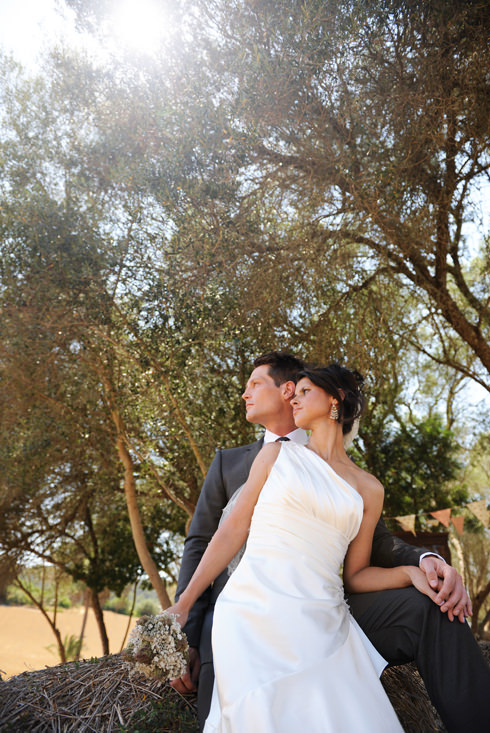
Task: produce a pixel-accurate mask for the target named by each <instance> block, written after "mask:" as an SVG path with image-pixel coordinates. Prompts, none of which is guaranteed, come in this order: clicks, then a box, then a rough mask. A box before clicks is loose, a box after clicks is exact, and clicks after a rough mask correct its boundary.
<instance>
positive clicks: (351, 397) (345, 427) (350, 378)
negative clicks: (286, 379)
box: [298, 364, 364, 435]
mask: <svg viewBox="0 0 490 733" xmlns="http://www.w3.org/2000/svg"><path fill="white" fill-rule="evenodd" d="M302 377H307V378H308V379H309V380H310V381H311V382H313V384H316V386H317V387H320V388H321V389H323V390H324V391H325V392H326V393H327V394H329V395H330V396H331V397H335V399H336V400H337V401H338V403H339V405H338V406H339V416H338V418H337V422H339V423H341V425H342V433H343V435H346V434H347V433H349V432H350V430H351V428H352V425H353V423H354V420H356V418H358V417H360V416H361V413H362V411H363V409H364V395H363V393H362V386H363V384H364V377H363V376H362V374H359V372H357V371H356V370H355V369H354V370H352V369H347V368H346V367H343V366H340V364H329V366H326V367H307V368H306V369H303V370H302V371H301V372H299V374H298V381H299V380H300V379H301V378H302Z"/></svg>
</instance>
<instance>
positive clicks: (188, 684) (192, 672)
mask: <svg viewBox="0 0 490 733" xmlns="http://www.w3.org/2000/svg"><path fill="white" fill-rule="evenodd" d="M200 669H201V658H200V656H199V650H198V649H196V648H195V647H193V646H191V647H189V662H188V664H187V669H186V671H185V672H184V674H183V675H182V676H181V677H177V679H175V680H170V687H173V688H174V690H177V692H180V694H181V695H191V694H194V693H195V692H196V690H197V681H198V679H199V670H200Z"/></svg>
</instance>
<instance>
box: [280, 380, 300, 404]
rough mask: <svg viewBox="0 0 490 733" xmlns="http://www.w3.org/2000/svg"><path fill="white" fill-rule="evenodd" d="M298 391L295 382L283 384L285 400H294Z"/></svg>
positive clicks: (282, 390) (282, 389)
mask: <svg viewBox="0 0 490 733" xmlns="http://www.w3.org/2000/svg"><path fill="white" fill-rule="evenodd" d="M295 390H296V385H295V383H294V382H292V381H291V382H283V383H282V384H281V393H282V396H283V397H284V399H285V400H288V401H289V400H292V399H293V397H294V392H295Z"/></svg>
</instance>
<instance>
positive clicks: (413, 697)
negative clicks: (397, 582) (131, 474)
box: [0, 642, 490, 733]
mask: <svg viewBox="0 0 490 733" xmlns="http://www.w3.org/2000/svg"><path fill="white" fill-rule="evenodd" d="M482 648H483V651H484V654H485V656H486V657H487V659H490V644H488V642H487V643H482ZM382 681H383V684H384V686H385V689H386V691H387V693H388V695H389V697H390V699H391V702H392V704H393V705H394V707H395V710H396V712H397V713H398V716H399V718H400V721H401V723H402V725H403V728H404V729H405V731H407V733H412V732H413V733H434V731H444V727H443V726H442V724H441V722H440V720H439V718H438V716H437V714H436V712H435V710H434V709H433V707H432V705H431V704H430V702H429V699H428V697H427V694H426V692H425V688H424V684H423V682H422V680H421V679H420V677H419V675H418V673H417V671H416V670H415V668H414V667H413V665H408V664H407V665H404V666H403V667H395V668H393V669H389V670H387V671H386V672H384V674H383V677H382ZM158 701H160V702H161V704H162V705H163V706H164V707H165V706H168V707H169V708H171V709H172V710H173V716H174V717H173V721H174V722H173V723H172V724H170V727H162V726H161V725H160V726H159V727H158V728H155V730H157V729H158V730H159V731H160V733H166V732H167V731H168V732H169V733H170V732H171V733H177V732H179V731H183V730H186V731H189V730H192V729H193V728H194V726H193V720H194V716H195V711H194V708H193V705H192V701H188V700H186V699H184V698H183V697H181V696H180V695H178V693H176V692H175V691H174V690H172V689H171V688H170V687H168V685H165V684H162V683H159V682H154V681H153V682H150V681H149V680H146V679H144V678H139V677H138V678H135V677H130V676H129V674H128V669H127V666H126V664H125V663H124V662H123V661H122V659H121V658H120V656H119V655H117V654H115V655H111V656H108V657H102V658H100V659H97V660H91V661H83V662H69V663H68V664H61V665H58V666H56V667H49V668H47V669H44V670H39V671H37V672H24V673H23V674H21V675H18V676H17V677H12V678H11V679H10V680H7V681H3V682H2V681H0V730H1V731H2V733H4V732H5V733H7V732H11V733H19V732H20V731H22V732H23V731H31V732H33V733H48V731H49V732H50V733H51V731H59V733H61V732H63V733H69V732H70V731H77V733H79V732H82V731H96V733H109V732H111V731H121V730H126V731H131V730H132V727H131V720H132V719H134V717H135V715H138V714H139V713H140V712H141V711H150V710H151V709H152V707H153V705H154V704H155V703H156V702H158ZM179 716H184V717H185V718H186V720H187V722H186V724H185V726H184V725H183V724H182V725H181V724H180V723H179ZM189 718H190V719H191V727H189V722H188V721H189ZM136 729H137V726H136V727H135V728H134V730H136ZM195 730H196V731H197V725H196V727H195Z"/></svg>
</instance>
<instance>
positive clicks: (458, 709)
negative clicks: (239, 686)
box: [176, 439, 490, 733]
mask: <svg viewBox="0 0 490 733" xmlns="http://www.w3.org/2000/svg"><path fill="white" fill-rule="evenodd" d="M262 445H263V439H261V440H258V441H256V442H255V443H251V444H250V445H245V446H241V447H239V448H228V449H222V450H218V451H217V453H216V456H215V458H214V460H213V462H212V463H211V466H210V468H209V471H208V473H207V476H206V479H205V481H204V485H203V488H202V491H201V495H200V497H199V501H198V503H197V506H196V511H195V513H194V517H193V519H192V522H191V525H190V528H189V533H188V536H187V538H186V541H185V547H184V555H183V558H182V565H181V570H180V574H179V580H178V583H177V592H176V599H177V598H178V596H179V595H180V593H182V591H183V590H184V589H185V588H186V586H187V584H188V582H189V580H190V578H191V577H192V574H193V572H194V570H195V569H196V567H197V565H198V564H199V561H200V559H201V557H202V555H203V553H204V551H205V549H206V547H207V545H208V543H209V541H210V539H211V537H212V536H213V534H214V532H215V531H216V529H217V527H218V524H219V521H220V519H221V515H222V511H223V509H224V507H225V506H226V504H227V503H228V501H229V500H230V499H231V497H232V495H233V494H234V492H235V491H236V489H238V488H239V487H240V486H241V485H242V484H244V483H245V481H246V480H247V478H248V474H249V471H250V467H251V465H252V463H253V460H254V458H255V456H256V455H257V453H258V452H259V450H260V449H261V447H262ZM424 551H425V550H424V549H421V548H417V547H414V546H412V545H408V544H407V543H405V542H403V541H402V540H400V539H399V538H397V537H394V536H393V535H392V534H391V533H390V532H389V531H388V530H387V529H386V527H385V525H384V523H383V522H382V521H381V520H380V522H379V523H378V525H377V527H376V530H375V533H374V538H373V551H372V556H371V563H372V565H376V566H380V567H393V566H396V565H418V564H419V559H420V556H421V554H422V553H423V552H424ZM227 580H228V573H227V571H226V570H225V571H224V572H223V573H222V574H221V575H220V576H219V577H218V578H217V579H216V580H215V581H214V583H213V585H212V586H211V587H210V588H208V589H207V590H206V591H205V592H204V593H203V594H202V596H201V597H200V598H199V600H198V601H197V602H196V603H195V604H194V606H193V608H192V610H191V612H190V614H189V618H188V621H187V624H186V625H185V627H184V630H185V632H186V634H187V638H188V640H189V645H190V646H193V647H196V648H198V649H199V653H200V658H201V672H200V675H199V687H198V715H199V722H200V725H201V728H202V727H203V725H204V721H205V719H206V716H207V714H208V711H209V705H210V701H211V692H212V687H213V680H214V672H213V661H212V649H211V627H212V622H213V612H214V604H215V602H216V599H217V597H218V595H219V594H220V592H221V590H222V589H223V586H224V585H225V583H226V581H227ZM348 602H349V605H350V608H351V612H352V614H353V616H354V617H355V618H356V620H357V621H358V622H359V624H360V626H361V627H362V628H363V630H364V632H365V633H366V634H367V636H368V637H369V638H370V639H371V641H372V642H373V644H374V645H375V646H376V648H377V649H378V651H379V652H380V653H381V654H382V655H383V656H384V658H385V659H386V660H387V661H388V662H389V663H390V664H401V663H404V662H408V661H414V660H415V662H416V663H417V666H418V668H419V671H420V674H421V675H422V677H423V679H424V682H425V684H426V687H427V691H428V693H429V695H430V697H431V700H432V702H433V703H434V705H435V706H436V707H437V709H438V711H439V713H440V715H441V717H442V719H443V721H444V723H445V725H446V727H447V729H448V731H457V732H458V733H461V732H462V731H465V733H466V731H470V730H471V732H472V733H477V732H478V733H480V731H481V733H483V731H488V730H490V670H489V668H488V666H487V664H486V662H485V660H484V659H483V657H482V655H481V653H480V650H479V648H478V645H477V644H476V642H475V640H474V637H473V635H472V633H471V631H470V629H469V627H468V626H467V624H461V623H460V622H459V621H457V620H455V621H454V622H453V623H451V622H450V621H449V619H448V618H447V614H443V613H441V611H440V610H439V608H438V607H437V606H436V605H435V604H434V603H433V601H431V600H430V599H429V598H428V597H427V596H425V595H423V594H422V593H419V592H418V591H417V590H416V589H415V588H413V587H411V588H400V589H393V590H388V591H379V592H376V593H362V594H356V595H351V596H349V597H348ZM230 653H231V654H232V653H233V650H230ZM455 665H457V666H458V674H455Z"/></svg>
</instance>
